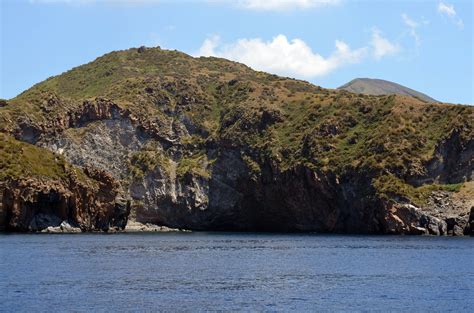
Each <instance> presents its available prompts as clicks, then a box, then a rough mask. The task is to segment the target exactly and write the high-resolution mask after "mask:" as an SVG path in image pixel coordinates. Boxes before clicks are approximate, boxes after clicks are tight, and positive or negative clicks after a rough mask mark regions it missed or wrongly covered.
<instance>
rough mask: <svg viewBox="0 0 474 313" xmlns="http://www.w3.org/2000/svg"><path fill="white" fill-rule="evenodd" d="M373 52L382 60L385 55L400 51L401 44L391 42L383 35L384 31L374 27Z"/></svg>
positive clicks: (375, 56)
mask: <svg viewBox="0 0 474 313" xmlns="http://www.w3.org/2000/svg"><path fill="white" fill-rule="evenodd" d="M370 45H371V46H372V54H373V56H374V58H375V59H377V60H380V59H381V58H383V57H384V56H387V55H394V54H397V53H398V52H399V51H400V46H399V45H398V44H397V43H393V42H390V41H389V40H388V39H387V38H384V37H383V36H382V32H381V31H380V30H378V29H377V28H374V29H372V40H371V41H370Z"/></svg>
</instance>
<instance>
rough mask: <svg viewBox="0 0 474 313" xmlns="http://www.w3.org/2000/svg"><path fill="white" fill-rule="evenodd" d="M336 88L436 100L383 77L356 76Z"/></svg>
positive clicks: (363, 92) (355, 91)
mask: <svg viewBox="0 0 474 313" xmlns="http://www.w3.org/2000/svg"><path fill="white" fill-rule="evenodd" d="M338 89H341V90H347V91H349V92H353V93H360V94H365V95H376V96H379V95H405V96H410V97H414V98H417V99H420V100H422V101H426V102H438V101H436V100H435V99H433V98H431V97H429V96H427V95H425V94H424V93H421V92H419V91H416V90H413V89H410V88H408V87H405V86H402V85H399V84H397V83H393V82H390V81H387V80H383V79H371V78H356V79H353V80H351V81H350V82H348V83H347V84H344V85H342V86H341V87H339V88H338Z"/></svg>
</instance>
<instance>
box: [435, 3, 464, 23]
mask: <svg viewBox="0 0 474 313" xmlns="http://www.w3.org/2000/svg"><path fill="white" fill-rule="evenodd" d="M438 12H439V13H441V14H443V15H445V16H447V17H448V18H450V19H451V20H452V21H453V22H454V23H455V24H456V25H457V26H458V27H459V28H463V27H464V22H463V21H462V19H461V18H460V17H458V16H457V13H456V10H455V9H454V6H453V5H452V4H447V3H443V2H440V3H439V4H438Z"/></svg>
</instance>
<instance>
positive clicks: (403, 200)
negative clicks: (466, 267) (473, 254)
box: [0, 48, 474, 235]
mask: <svg viewBox="0 0 474 313" xmlns="http://www.w3.org/2000/svg"><path fill="white" fill-rule="evenodd" d="M4 102H5V103H4V105H2V106H1V107H0V130H1V132H2V135H1V138H2V141H1V142H0V144H1V146H0V148H1V150H0V153H1V157H2V158H1V161H0V169H1V172H2V174H0V225H1V227H2V228H3V229H5V230H13V231H41V230H45V229H48V227H56V228H57V229H59V230H60V231H68V230H70V229H80V230H82V231H96V230H98V231H110V230H114V231H115V230H120V229H123V228H124V227H125V226H126V225H127V222H133V223H135V222H139V223H143V224H154V225H160V226H168V227H172V228H185V229H192V230H236V231H316V232H333V233H392V234H400V233H404V234H433V235H447V234H452V235H462V234H470V233H472V231H473V228H472V224H473V220H472V219H473V215H474V210H473V209H472V207H474V186H473V184H472V178H473V174H472V173H473V156H474V136H473V120H474V110H473V108H472V107H469V106H459V105H449V104H438V103H437V104H434V103H426V102H422V101H420V100H418V99H415V98H411V97H405V96H395V95H391V96H368V95H361V94H351V93H349V92H346V91H341V90H329V89H323V88H320V87H318V86H314V85H311V84H309V83H307V82H303V81H297V80H292V79H288V78H282V77H278V76H275V75H270V74H266V73H262V72H255V71H253V70H251V69H250V68H248V67H246V66H244V65H242V64H239V63H235V62H230V61H227V60H224V59H217V58H192V57H190V56H188V55H185V54H183V53H180V52H177V51H166V50H161V49H159V48H146V49H144V48H142V49H130V50H126V51H118V52H112V53H109V54H107V55H105V56H102V57H100V58H98V59H97V60H95V61H93V62H91V63H89V64H86V65H83V66H80V67H77V68H74V69H72V70H71V71H68V72H66V73H64V74H62V75H59V76H55V77H52V78H49V79H48V80H46V81H44V82H41V83H39V84H37V85H35V86H33V87H32V88H31V89H29V90H27V91H25V92H24V93H22V94H20V95H19V96H18V97H16V98H14V99H11V100H8V101H4Z"/></svg>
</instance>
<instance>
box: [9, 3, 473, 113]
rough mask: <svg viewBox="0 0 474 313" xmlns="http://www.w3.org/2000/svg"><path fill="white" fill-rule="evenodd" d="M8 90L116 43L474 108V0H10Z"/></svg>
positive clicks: (324, 83) (22, 87)
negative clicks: (372, 84) (363, 82)
mask: <svg viewBox="0 0 474 313" xmlns="http://www.w3.org/2000/svg"><path fill="white" fill-rule="evenodd" d="M0 10H1V22H0V23H1V25H0V26H1V46H0V50H1V65H0V66H1V68H0V71H1V81H0V87H1V89H0V97H1V98H7V99H9V98H12V97H14V96H16V95H17V94H19V93H20V92H22V91H23V90H25V89H27V88H29V87H30V86H32V85H33V84H35V83H37V82H40V81H42V80H44V79H46V78H47V77H49V76H53V75H57V74H60V73H62V72H64V71H66V70H68V69H70V68H72V67H74V66H78V65H80V64H84V63H87V62H90V61H92V60H94V59H95V58H96V57H98V56H100V55H102V54H104V53H106V52H109V51H111V50H118V49H127V48H130V47H138V46H141V45H146V46H156V45H160V46H161V47H162V48H167V49H177V50H181V51H184V52H186V53H189V54H192V55H215V56H221V57H226V58H230V59H233V60H236V61H240V62H243V63H246V64H247V65H249V66H251V67H253V68H255V69H258V70H265V71H268V72H273V73H276V74H280V75H285V76H290V77H295V78H300V79H305V80H308V81H310V82H312V83H315V84H317V85H320V86H323V87H328V88H335V87H338V86H340V85H342V84H344V83H346V82H348V81H350V80H351V79H353V78H356V77H371V78H382V79H387V80H391V81H394V82H397V83H400V84H403V85H405V86H408V87H410V88H413V89H416V90H419V91H421V92H424V93H426V94H428V95H430V96H432V97H434V98H435V99H438V100H440V101H445V102H452V103H470V104H472V103H474V94H473V93H474V87H473V72H474V64H473V63H474V61H473V59H474V57H473V39H472V38H473V24H472V18H473V4H472V2H471V1H468V0H465V1H408V0H406V1H368V0H366V1H350V0H234V1H226V0H208V1H206V0H202V1H197V0H196V1H170V0H168V1H167V0H135V1H133V0H102V1H100V0H2V1H1V7H0Z"/></svg>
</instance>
